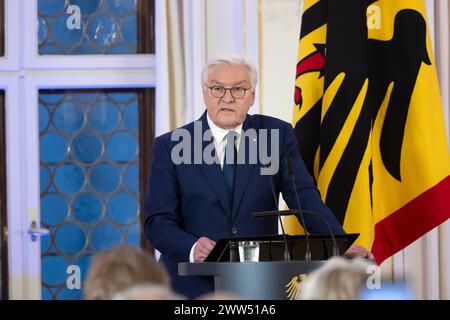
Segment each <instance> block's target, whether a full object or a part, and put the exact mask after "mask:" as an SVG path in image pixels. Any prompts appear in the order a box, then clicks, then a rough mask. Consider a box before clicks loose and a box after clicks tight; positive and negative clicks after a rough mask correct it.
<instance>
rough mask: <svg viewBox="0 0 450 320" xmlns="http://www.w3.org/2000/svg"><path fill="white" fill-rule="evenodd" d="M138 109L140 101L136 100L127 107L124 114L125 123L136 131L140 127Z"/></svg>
mask: <svg viewBox="0 0 450 320" xmlns="http://www.w3.org/2000/svg"><path fill="white" fill-rule="evenodd" d="M138 110H139V108H138V103H137V102H136V101H134V102H132V103H131V104H130V105H129V106H128V107H127V108H126V109H125V114H124V121H125V125H126V126H127V128H128V129H130V130H132V131H134V132H138V129H139V122H138V115H139V112H138Z"/></svg>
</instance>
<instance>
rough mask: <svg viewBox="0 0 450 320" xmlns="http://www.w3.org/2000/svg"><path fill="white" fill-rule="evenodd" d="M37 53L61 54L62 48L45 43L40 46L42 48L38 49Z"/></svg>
mask: <svg viewBox="0 0 450 320" xmlns="http://www.w3.org/2000/svg"><path fill="white" fill-rule="evenodd" d="M39 53H40V54H42V55H44V54H62V53H63V50H62V49H61V48H59V47H56V46H54V45H46V46H45V47H43V48H42V50H39Z"/></svg>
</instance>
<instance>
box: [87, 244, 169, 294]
mask: <svg viewBox="0 0 450 320" xmlns="http://www.w3.org/2000/svg"><path fill="white" fill-rule="evenodd" d="M144 284H156V285H159V286H161V287H165V288H170V277H169V275H168V273H167V271H166V270H165V268H164V266H163V265H161V264H160V263H158V262H157V261H156V260H155V258H154V257H153V255H151V254H149V253H147V252H144V251H143V250H142V249H138V248H135V247H132V246H129V245H120V246H117V247H114V248H112V249H111V250H108V251H103V252H100V253H97V254H96V255H94V257H93V260H92V264H91V267H90V270H89V273H88V277H87V279H86V282H85V286H84V299H85V300H109V299H112V296H113V295H114V294H115V293H117V292H120V291H123V290H125V289H128V288H131V287H133V286H135V285H144Z"/></svg>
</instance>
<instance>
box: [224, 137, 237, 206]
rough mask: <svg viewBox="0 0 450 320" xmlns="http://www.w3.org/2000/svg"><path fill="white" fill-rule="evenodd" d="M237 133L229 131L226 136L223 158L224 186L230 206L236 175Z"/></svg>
mask: <svg viewBox="0 0 450 320" xmlns="http://www.w3.org/2000/svg"><path fill="white" fill-rule="evenodd" d="M236 136H237V133H236V132H234V131H230V132H229V133H228V134H227V135H226V138H227V144H226V146H225V155H224V157H223V176H224V178H225V185H226V187H227V190H228V195H229V199H230V204H232V203H233V192H234V178H235V175H236V159H237V150H236V145H235V138H236Z"/></svg>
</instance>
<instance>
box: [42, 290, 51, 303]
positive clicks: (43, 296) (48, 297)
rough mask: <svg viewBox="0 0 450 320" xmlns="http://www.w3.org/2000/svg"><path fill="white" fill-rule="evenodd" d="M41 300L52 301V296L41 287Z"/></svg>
mask: <svg viewBox="0 0 450 320" xmlns="http://www.w3.org/2000/svg"><path fill="white" fill-rule="evenodd" d="M42 300H52V294H51V293H50V290H48V289H47V288H46V287H42Z"/></svg>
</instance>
